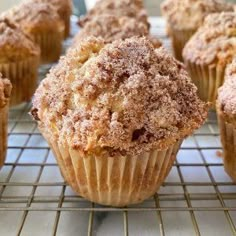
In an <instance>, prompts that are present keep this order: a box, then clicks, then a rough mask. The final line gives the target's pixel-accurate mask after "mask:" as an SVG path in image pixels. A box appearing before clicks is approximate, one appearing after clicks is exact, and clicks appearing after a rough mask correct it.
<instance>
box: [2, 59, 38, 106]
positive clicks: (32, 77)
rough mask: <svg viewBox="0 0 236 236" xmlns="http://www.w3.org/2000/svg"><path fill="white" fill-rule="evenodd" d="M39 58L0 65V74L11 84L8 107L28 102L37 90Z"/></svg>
mask: <svg viewBox="0 0 236 236" xmlns="http://www.w3.org/2000/svg"><path fill="white" fill-rule="evenodd" d="M38 64H39V57H38V56H35V57H31V58H28V59H26V60H23V61H18V62H12V63H6V64H0V72H1V73H2V74H3V76H4V77H6V78H9V79H10V81H11V83H12V93H11V98H10V106H14V105H18V104H20V103H22V102H28V101H30V99H31V97H32V96H33V94H34V92H35V90H36V88H37V78H38Z"/></svg>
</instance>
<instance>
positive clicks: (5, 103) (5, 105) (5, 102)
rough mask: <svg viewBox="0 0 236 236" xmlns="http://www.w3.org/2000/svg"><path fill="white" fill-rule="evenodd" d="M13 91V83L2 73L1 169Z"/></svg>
mask: <svg viewBox="0 0 236 236" xmlns="http://www.w3.org/2000/svg"><path fill="white" fill-rule="evenodd" d="M11 89H12V85H11V82H10V81H9V80H8V79H3V78H2V74H1V73H0V130H1V138H0V168H1V167H2V166H3V164H4V161H5V158H6V151H7V124H8V110H9V99H10V95H11Z"/></svg>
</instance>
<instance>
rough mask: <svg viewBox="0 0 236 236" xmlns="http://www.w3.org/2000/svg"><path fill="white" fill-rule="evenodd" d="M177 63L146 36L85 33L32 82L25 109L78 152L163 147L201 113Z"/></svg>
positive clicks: (137, 151) (131, 152)
mask: <svg viewBox="0 0 236 236" xmlns="http://www.w3.org/2000/svg"><path fill="white" fill-rule="evenodd" d="M207 110H208V105H206V104H205V103H203V102H202V101H201V100H200V99H199V98H198V97H197V89H196V87H195V86H194V85H193V84H192V83H191V81H190V78H189V77H188V74H187V72H186V71H185V69H184V68H183V65H182V64H181V63H179V62H178V61H177V60H175V59H174V58H173V57H172V56H170V55H169V54H168V53H167V52H166V51H165V50H164V49H163V48H158V49H155V48H154V47H153V45H152V44H151V43H150V41H148V40H147V39H146V38H137V37H133V38H129V39H126V40H117V41H114V42H113V43H111V44H106V45H105V44H104V42H103V41H102V40H101V39H96V38H87V39H86V40H85V41H84V42H81V44H80V46H79V47H77V48H76V49H75V50H71V51H70V53H68V55H67V56H66V57H64V58H62V59H61V61H60V62H59V64H58V65H57V66H55V67H54V68H53V69H52V70H51V71H50V73H49V74H48V75H47V77H46V79H45V80H43V82H42V83H41V84H40V86H39V88H38V89H37V91H36V94H35V97H34V99H33V109H32V115H33V117H34V118H35V119H36V120H38V122H39V127H41V129H43V130H44V132H48V136H49V137H51V139H52V140H53V139H55V138H56V139H58V140H59V143H60V145H65V143H68V144H69V146H70V147H72V148H74V149H76V150H79V151H80V152H81V155H83V154H86V155H90V154H92V155H93V154H99V155H104V156H115V155H116V156H117V155H118V156H119V155H130V156H132V155H138V154H140V153H143V152H145V151H150V150H151V149H153V148H158V149H164V148H167V147H168V146H169V145H171V144H173V143H175V142H176V141H178V140H181V139H183V138H184V137H185V136H187V135H189V134H191V133H192V132H193V130H194V129H196V128H198V127H199V126H200V125H201V124H202V123H203V122H204V120H205V119H206V116H207Z"/></svg>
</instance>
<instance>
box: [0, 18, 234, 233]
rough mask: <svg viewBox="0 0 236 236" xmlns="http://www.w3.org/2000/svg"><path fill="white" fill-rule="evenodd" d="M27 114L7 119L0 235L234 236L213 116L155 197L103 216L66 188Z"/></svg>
mask: <svg viewBox="0 0 236 236" xmlns="http://www.w3.org/2000/svg"><path fill="white" fill-rule="evenodd" d="M150 21H151V24H152V30H151V31H152V33H153V34H154V35H157V36H158V37H159V38H161V39H162V40H163V42H164V45H165V46H166V47H169V41H168V39H167V37H166V35H165V29H164V21H163V20H162V19H161V18H151V19H150ZM73 30H74V31H75V30H76V28H75V26H74V28H73ZM69 44H70V40H69V41H67V42H66V43H65V47H67V46H68V45H69ZM45 71H47V66H46V67H43V68H40V71H39V73H40V76H41V77H43V76H44V74H45ZM30 107H31V105H30V104H23V105H21V106H19V107H16V108H14V109H11V111H10V117H9V141H8V146H9V147H8V154H7V160H6V163H5V165H4V167H3V168H2V169H1V171H0V235H3V236H5V235H7V236H9V235H10V236H11V235H29V236H30V235H34V236H36V235H40V236H41V235H43V236H46V235H63V236H64V235H70V236H71V235H72V236H73V235H79V236H83V235H101V236H104V235H105V236H106V235H107V236H108V235H113V236H116V235H119V236H120V235H134V236H139V235H140V236H141V235H147V236H152V235H181V236H182V235H186V236H189V235H207V236H210V235H214V236H216V235H220V236H222V235H236V229H235V225H236V185H234V184H233V183H232V181H231V179H230V178H229V177H228V176H227V174H226V173H225V172H224V169H223V165H222V157H221V151H222V150H221V144H220V140H219V130H218V126H217V122H216V117H215V114H214V113H213V112H212V113H210V115H209V120H208V122H207V124H205V125H204V126H203V127H202V128H201V129H200V130H198V131H197V132H196V133H195V134H194V135H193V136H192V137H190V138H188V139H187V140H185V142H184V143H183V145H182V148H181V150H180V152H179V155H178V158H177V160H176V162H175V164H174V166H173V168H172V170H171V172H170V174H169V176H168V177H167V179H166V181H165V183H164V184H163V186H162V187H161V189H160V191H159V192H158V193H157V194H155V195H154V196H153V197H152V198H150V199H148V200H146V201H145V202H144V203H142V204H139V205H134V206H129V207H125V208H111V207H106V206H100V205H97V204H94V203H91V202H89V201H87V200H85V199H83V198H81V197H79V196H76V195H75V194H74V193H73V191H72V190H71V189H70V187H69V186H67V184H66V183H65V182H64V181H63V179H62V177H61V175H60V171H59V168H58V166H57V164H56V162H55V159H54V157H53V154H52V152H51V151H50V149H49V147H48V145H47V143H46V142H45V140H44V139H43V138H42V136H41V135H40V133H39V131H38V130H37V126H36V123H35V122H34V121H32V120H31V118H30V117H29V115H28V112H29V109H30Z"/></svg>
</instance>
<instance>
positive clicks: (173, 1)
mask: <svg viewBox="0 0 236 236" xmlns="http://www.w3.org/2000/svg"><path fill="white" fill-rule="evenodd" d="M161 8H162V13H163V15H164V16H166V18H167V21H168V23H169V25H170V27H173V28H174V29H176V30H196V29H197V28H198V27H199V26H201V25H202V23H203V21H204V18H205V17H206V16H207V15H208V14H211V13H216V12H222V11H233V4H230V3H226V2H225V1H223V0H165V1H164V2H163V3H162V5H161Z"/></svg>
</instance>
